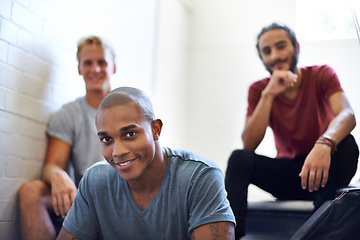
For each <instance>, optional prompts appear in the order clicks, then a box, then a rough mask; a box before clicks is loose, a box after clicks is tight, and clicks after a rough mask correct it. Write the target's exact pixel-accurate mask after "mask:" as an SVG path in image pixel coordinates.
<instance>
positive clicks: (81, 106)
mask: <svg viewBox="0 0 360 240" xmlns="http://www.w3.org/2000/svg"><path fill="white" fill-rule="evenodd" d="M95 115H96V110H95V109H93V108H92V107H90V106H89V104H88V103H87V101H86V98H85V97H80V98H78V99H76V100H75V101H73V102H70V103H67V104H65V105H64V106H63V107H62V108H61V109H60V110H59V111H58V112H56V113H55V114H53V115H52V116H51V119H50V122H49V126H48V129H47V134H48V135H49V136H52V137H56V138H58V139H60V140H62V141H64V142H66V143H68V144H70V145H71V153H70V158H69V163H70V164H71V165H72V166H73V168H74V177H75V179H74V181H75V183H76V185H78V183H79V181H80V179H81V177H82V176H83V175H84V173H85V170H86V169H87V168H88V167H90V166H91V165H92V164H94V163H95V162H97V161H100V160H102V159H103V156H102V154H101V148H100V141H99V138H98V137H97V131H96V126H95Z"/></svg>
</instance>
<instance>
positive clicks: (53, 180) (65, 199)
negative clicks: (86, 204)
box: [43, 137, 77, 218]
mask: <svg viewBox="0 0 360 240" xmlns="http://www.w3.org/2000/svg"><path fill="white" fill-rule="evenodd" d="M70 150H71V146H70V145H69V144H68V143H66V142H64V141H61V140H60V139H58V138H55V137H49V143H48V148H47V153H46V164H45V167H44V169H43V180H44V181H45V182H46V183H47V184H48V185H49V186H50V187H51V195H52V202H53V208H54V211H55V213H56V214H57V215H61V216H62V217H63V218H64V217H65V215H66V213H67V212H68V211H69V210H70V207H71V205H72V203H73V202H74V199H75V195H76V192H77V188H76V186H75V183H74V182H73V180H72V179H71V178H70V176H69V175H68V174H67V173H66V172H65V170H64V169H65V166H66V164H67V161H68V158H69V155H70Z"/></svg>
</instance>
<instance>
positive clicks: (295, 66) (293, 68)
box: [262, 53, 299, 75]
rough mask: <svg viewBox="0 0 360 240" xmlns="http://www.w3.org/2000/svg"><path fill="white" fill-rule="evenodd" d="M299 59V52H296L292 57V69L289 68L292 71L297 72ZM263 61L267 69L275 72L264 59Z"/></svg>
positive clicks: (271, 72)
mask: <svg viewBox="0 0 360 240" xmlns="http://www.w3.org/2000/svg"><path fill="white" fill-rule="evenodd" d="M298 61H299V54H297V53H295V54H294V55H293V57H292V59H291V64H290V69H289V70H290V71H291V72H293V73H295V71H296V68H297V64H298ZM262 62H263V64H264V66H265V68H266V70H267V71H268V72H269V73H270V74H271V75H272V74H273V71H272V70H271V69H270V68H269V66H268V65H266V64H265V63H264V61H262Z"/></svg>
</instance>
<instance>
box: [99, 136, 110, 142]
mask: <svg viewBox="0 0 360 240" xmlns="http://www.w3.org/2000/svg"><path fill="white" fill-rule="evenodd" d="M110 141H111V138H110V137H104V138H102V139H101V142H103V143H109V142H110Z"/></svg>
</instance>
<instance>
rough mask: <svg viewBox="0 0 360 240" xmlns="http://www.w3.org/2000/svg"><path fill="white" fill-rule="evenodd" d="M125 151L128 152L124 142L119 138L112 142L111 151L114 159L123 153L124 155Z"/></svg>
mask: <svg viewBox="0 0 360 240" xmlns="http://www.w3.org/2000/svg"><path fill="white" fill-rule="evenodd" d="M127 153H129V150H128V148H127V146H126V144H124V143H123V142H122V141H120V140H118V141H115V142H114V144H113V151H112V155H113V157H114V159H119V158H121V157H123V156H124V155H126V154H127ZM115 161H116V160H115Z"/></svg>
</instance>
